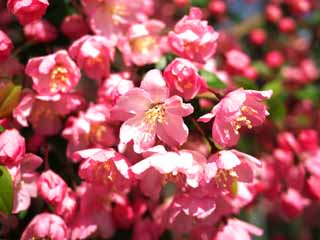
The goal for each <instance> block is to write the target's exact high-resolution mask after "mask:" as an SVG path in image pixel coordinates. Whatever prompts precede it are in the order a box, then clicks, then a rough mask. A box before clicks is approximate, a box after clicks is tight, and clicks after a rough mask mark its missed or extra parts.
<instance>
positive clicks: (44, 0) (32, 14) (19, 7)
mask: <svg viewBox="0 0 320 240" xmlns="http://www.w3.org/2000/svg"><path fill="white" fill-rule="evenodd" d="M48 6H49V2H48V0H28V1H26V0H8V2H7V7H8V9H9V11H10V12H11V13H12V14H13V15H15V16H16V17H17V18H18V20H19V22H20V23H21V24H22V25H25V24H28V23H31V22H32V21H34V20H38V19H40V18H41V17H42V16H43V15H44V14H45V13H46V10H47V7H48Z"/></svg>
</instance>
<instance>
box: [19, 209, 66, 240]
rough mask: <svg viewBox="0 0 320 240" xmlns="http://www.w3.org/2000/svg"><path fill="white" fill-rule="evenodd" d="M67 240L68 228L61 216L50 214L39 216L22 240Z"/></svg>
mask: <svg viewBox="0 0 320 240" xmlns="http://www.w3.org/2000/svg"><path fill="white" fill-rule="evenodd" d="M30 239H51V240H67V239H69V238H68V227H67V225H66V224H65V222H64V221H63V219H61V218H60V217H59V216H57V215H54V214H50V213H41V214H39V215H37V216H36V217H35V218H34V219H33V220H32V221H31V222H30V223H29V225H28V226H27V228H26V229H25V230H24V232H23V234H22V236H21V240H30Z"/></svg>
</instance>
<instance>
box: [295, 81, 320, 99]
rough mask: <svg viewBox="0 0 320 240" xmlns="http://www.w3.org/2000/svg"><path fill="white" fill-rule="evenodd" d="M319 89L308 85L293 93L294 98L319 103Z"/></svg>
mask: <svg viewBox="0 0 320 240" xmlns="http://www.w3.org/2000/svg"><path fill="white" fill-rule="evenodd" d="M319 90H320V89H319V88H318V87H317V86H315V85H308V86H306V87H304V88H302V89H300V90H298V91H297V92H296V93H295V97H296V98H298V99H300V100H305V99H308V100H311V101H313V102H314V103H317V102H318V101H319Z"/></svg>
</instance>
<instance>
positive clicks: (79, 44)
mask: <svg viewBox="0 0 320 240" xmlns="http://www.w3.org/2000/svg"><path fill="white" fill-rule="evenodd" d="M69 53H70V56H71V57H72V58H73V59H75V60H76V62H77V64H78V66H79V67H80V68H81V69H83V70H84V71H85V73H86V75H87V76H88V77H89V78H92V79H94V80H96V81H98V82H100V81H101V80H102V79H103V78H106V77H108V76H109V73H110V60H112V59H113V56H114V49H113V47H112V46H111V44H110V42H109V41H108V39H106V38H105V37H102V36H89V35H85V36H83V37H82V38H80V39H78V40H77V41H75V42H74V43H73V44H72V45H71V47H70V48H69Z"/></svg>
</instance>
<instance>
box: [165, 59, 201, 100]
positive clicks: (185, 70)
mask: <svg viewBox="0 0 320 240" xmlns="http://www.w3.org/2000/svg"><path fill="white" fill-rule="evenodd" d="M163 75H164V78H165V80H166V82H167V84H168V87H169V89H170V93H172V94H177V95H179V96H181V97H183V98H185V99H186V100H190V99H192V98H194V97H195V96H196V95H197V94H198V93H202V92H204V91H206V89H207V83H206V81H205V79H204V78H202V77H201V76H200V75H199V74H198V69H197V67H196V66H195V65H194V64H193V63H192V62H190V61H189V60H187V59H183V58H176V59H174V60H173V61H172V62H171V63H170V64H169V65H168V66H167V67H166V68H165V70H164V73H163Z"/></svg>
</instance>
